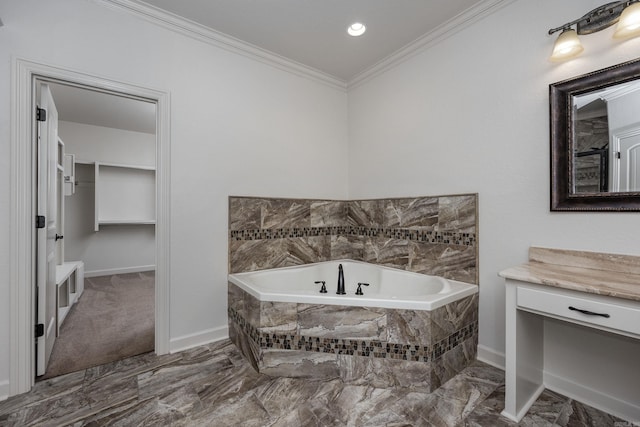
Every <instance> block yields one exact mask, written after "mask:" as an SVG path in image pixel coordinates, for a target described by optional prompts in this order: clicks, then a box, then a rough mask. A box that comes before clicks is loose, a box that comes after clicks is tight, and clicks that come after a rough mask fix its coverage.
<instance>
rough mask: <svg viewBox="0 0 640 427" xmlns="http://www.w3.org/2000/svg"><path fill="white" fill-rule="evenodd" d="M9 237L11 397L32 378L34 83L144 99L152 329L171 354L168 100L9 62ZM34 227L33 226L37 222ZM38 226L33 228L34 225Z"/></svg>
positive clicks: (160, 349)
mask: <svg viewBox="0 0 640 427" xmlns="http://www.w3.org/2000/svg"><path fill="white" fill-rule="evenodd" d="M13 67H14V73H13V74H12V76H13V81H12V84H13V88H14V90H13V96H12V111H14V115H13V116H12V122H11V124H12V127H11V130H12V133H11V136H12V138H11V153H12V159H11V184H12V185H11V189H12V193H11V235H10V248H11V251H10V253H11V259H10V291H11V312H10V319H11V329H10V333H11V336H10V340H11V348H10V371H11V377H10V395H15V394H19V393H24V392H27V391H29V390H30V389H31V387H32V386H33V383H34V379H35V369H34V368H35V366H34V365H35V364H34V363H33V361H34V360H35V354H36V348H35V347H36V346H35V340H34V333H36V332H37V323H36V322H35V319H36V316H35V313H34V307H35V299H36V298H37V294H36V289H35V283H36V276H37V275H36V265H37V262H36V260H37V256H36V248H37V244H36V238H37V237H36V230H37V229H36V227H35V226H34V218H36V216H37V212H36V206H37V203H36V196H37V186H36V183H37V174H36V166H37V162H36V155H35V154H36V153H35V151H36V150H35V148H34V145H35V144H34V141H35V136H36V129H35V125H34V123H35V120H34V118H35V115H36V111H35V108H36V100H37V98H36V95H37V94H36V92H37V91H36V89H37V81H47V82H58V83H64V84H66V85H71V86H76V87H84V88H90V89H91V90H93V91H97V92H103V93H105V92H106V93H111V94H117V95H119V96H123V97H127V98H133V99H141V100H146V101H148V102H153V103H155V105H156V185H155V207H156V226H155V229H156V231H155V245H154V246H155V260H156V262H155V265H156V272H155V297H154V300H155V310H154V311H155V316H154V317H155V327H154V337H155V339H154V341H155V352H156V354H165V353H168V352H169V283H168V280H169V246H168V240H169V213H170V209H169V196H170V195H169V188H170V182H169V170H170V158H169V154H170V147H169V95H168V94H167V93H166V92H161V91H157V90H153V89H148V88H144V87H140V86H137V85H131V84H128V83H122V82H117V81H113V80H110V79H106V78H103V77H100V76H95V75H89V74H86V73H79V72H75V71H71V70H66V69H62V68H59V67H54V66H50V65H46V64H39V63H35V62H31V61H25V60H21V59H14V60H13ZM36 222H37V221H36ZM35 225H36V226H37V224H35Z"/></svg>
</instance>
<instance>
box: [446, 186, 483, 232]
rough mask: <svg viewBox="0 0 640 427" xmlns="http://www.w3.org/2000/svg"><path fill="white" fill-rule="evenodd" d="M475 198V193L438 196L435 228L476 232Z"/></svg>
mask: <svg viewBox="0 0 640 427" xmlns="http://www.w3.org/2000/svg"><path fill="white" fill-rule="evenodd" d="M477 198H478V196H477V194H469V195H460V196H444V197H440V198H439V203H438V207H439V212H440V214H439V216H438V225H437V230H439V231H445V230H456V231H458V232H463V233H476V232H477V229H476V225H477V218H476V212H477V210H476V206H477Z"/></svg>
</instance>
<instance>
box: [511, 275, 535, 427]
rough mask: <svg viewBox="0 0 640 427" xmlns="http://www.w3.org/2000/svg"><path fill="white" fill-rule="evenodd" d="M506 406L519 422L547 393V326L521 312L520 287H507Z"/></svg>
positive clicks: (514, 419)
mask: <svg viewBox="0 0 640 427" xmlns="http://www.w3.org/2000/svg"><path fill="white" fill-rule="evenodd" d="M505 307H506V313H505V314H506V315H505V320H506V337H505V338H506V342H505V388H506V389H505V407H504V411H502V415H503V416H505V417H507V418H509V419H510V420H513V421H517V422H519V421H520V420H521V419H522V417H524V415H525V414H526V413H527V411H528V410H529V408H530V407H531V405H532V404H533V403H534V402H535V401H536V399H537V398H538V396H540V393H542V391H543V390H544V384H543V378H542V370H543V361H544V352H543V339H544V336H543V334H544V326H543V318H542V317H541V316H538V315H535V314H532V313H528V312H525V311H521V310H518V308H517V307H518V305H517V286H516V284H514V283H509V281H507V284H506V304H505Z"/></svg>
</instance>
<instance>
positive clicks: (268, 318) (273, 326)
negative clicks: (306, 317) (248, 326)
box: [253, 301, 298, 334]
mask: <svg viewBox="0 0 640 427" xmlns="http://www.w3.org/2000/svg"><path fill="white" fill-rule="evenodd" d="M259 307H260V312H259V314H260V318H259V321H258V323H253V325H254V326H257V327H258V330H259V331H260V332H264V333H274V332H277V333H290V334H295V333H296V332H297V331H298V304H297V303H294V302H273V301H261V302H259Z"/></svg>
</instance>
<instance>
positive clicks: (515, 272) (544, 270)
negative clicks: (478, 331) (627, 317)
mask: <svg viewBox="0 0 640 427" xmlns="http://www.w3.org/2000/svg"><path fill="white" fill-rule="evenodd" d="M560 252H561V251H560V250H555V249H554V250H551V249H545V248H535V247H532V248H531V249H530V256H529V258H530V259H531V261H529V262H527V263H525V264H522V265H519V266H516V267H511V268H508V269H506V270H503V271H501V272H500V273H499V276H501V277H504V278H506V279H512V280H519V281H523V282H528V283H534V284H539V285H546V286H552V287H556V288H563V289H569V290H574V291H580V292H586V293H590V294H598V295H606V296H611V297H616V298H622V299H629V300H634V301H640V274H637V270H636V268H635V265H636V263H635V261H636V259H635V258H637V257H630V256H624V258H623V259H621V258H620V257H616V258H615V259H612V261H617V262H615V263H614V262H611V263H610V265H607V266H604V265H603V266H602V267H603V269H600V268H587V267H585V266H584V265H598V264H597V263H594V260H596V259H597V258H601V257H602V256H603V255H605V254H595V253H585V252H573V251H562V253H560ZM567 252H571V253H570V255H574V256H575V255H576V254H578V255H585V254H586V255H587V256H586V257H584V258H582V257H580V258H582V260H583V261H587V262H585V264H583V265H576V264H580V263H579V262H578V263H576V262H566V264H573V265H562V264H559V263H558V264H556V263H552V262H551V261H548V260H550V258H552V257H550V256H548V257H546V256H547V255H562V256H560V257H559V258H560V259H562V258H563V257H564V256H566V255H567ZM607 257H608V258H612V256H610V255H607ZM538 259H540V260H544V261H547V262H540V261H538ZM629 260H630V261H631V262H629ZM620 261H625V262H620ZM560 262H562V261H560ZM589 262H591V264H589ZM618 262H619V263H618ZM615 264H618V266H620V267H622V266H623V265H631V267H628V268H625V267H623V268H620V269H619V270H622V271H618V269H614V267H613V265H615Z"/></svg>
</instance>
